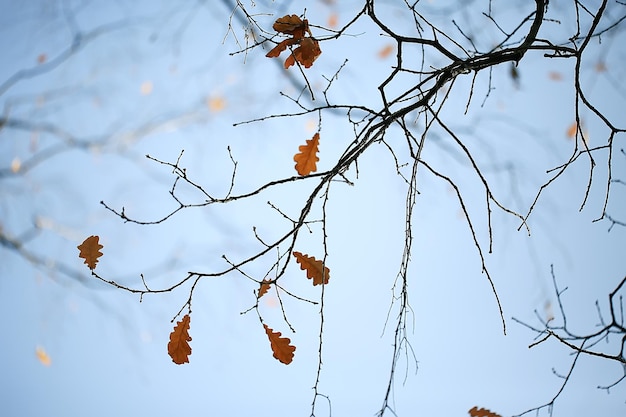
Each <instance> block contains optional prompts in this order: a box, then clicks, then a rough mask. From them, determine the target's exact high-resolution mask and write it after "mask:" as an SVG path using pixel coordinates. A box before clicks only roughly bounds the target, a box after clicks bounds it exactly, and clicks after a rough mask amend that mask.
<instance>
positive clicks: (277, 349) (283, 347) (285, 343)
mask: <svg viewBox="0 0 626 417" xmlns="http://www.w3.org/2000/svg"><path fill="white" fill-rule="evenodd" d="M263 328H264V329H265V333H266V334H267V337H268V339H269V340H270V346H271V348H272V352H273V353H274V357H275V358H276V359H278V360H279V361H280V362H282V363H284V364H285V365H289V364H290V363H291V361H292V360H293V352H294V351H295V350H296V347H295V346H292V345H290V344H289V343H291V339H289V338H288V337H280V336H281V334H282V333H281V332H274V330H272V329H270V328H269V327H267V325H266V324H263Z"/></svg>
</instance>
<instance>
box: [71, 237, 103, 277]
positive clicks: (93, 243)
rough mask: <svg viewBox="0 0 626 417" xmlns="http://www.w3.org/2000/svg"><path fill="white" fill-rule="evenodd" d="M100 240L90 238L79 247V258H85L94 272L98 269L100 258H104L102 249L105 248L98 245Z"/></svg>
mask: <svg viewBox="0 0 626 417" xmlns="http://www.w3.org/2000/svg"><path fill="white" fill-rule="evenodd" d="M98 239H100V238H99V237H98V236H89V237H88V238H87V239H85V241H84V242H83V243H81V244H80V245H78V246H77V248H78V250H79V251H80V252H79V254H78V257H79V258H84V259H85V263H86V264H87V266H88V267H89V269H92V270H93V269H95V268H96V263H97V262H98V258H99V257H101V256H102V252H100V249H102V248H103V246H102V245H100V244H99V243H98Z"/></svg>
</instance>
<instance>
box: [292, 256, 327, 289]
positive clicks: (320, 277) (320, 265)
mask: <svg viewBox="0 0 626 417" xmlns="http://www.w3.org/2000/svg"><path fill="white" fill-rule="evenodd" d="M293 256H295V257H296V261H297V262H298V263H299V264H300V269H304V270H306V277H307V278H308V279H311V278H313V285H321V284H322V283H323V284H324V285H325V284H328V280H329V279H330V269H328V267H326V266H324V262H322V261H318V260H317V259H315V258H314V257H313V256H308V255H303V254H302V253H300V252H294V253H293Z"/></svg>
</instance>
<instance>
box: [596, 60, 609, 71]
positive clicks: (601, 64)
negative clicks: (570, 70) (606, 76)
mask: <svg viewBox="0 0 626 417" xmlns="http://www.w3.org/2000/svg"><path fill="white" fill-rule="evenodd" d="M594 69H595V70H596V72H606V71H607V67H606V63H605V62H604V61H598V62H596V65H595V66H594Z"/></svg>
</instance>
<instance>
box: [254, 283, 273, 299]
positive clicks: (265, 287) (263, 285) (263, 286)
mask: <svg viewBox="0 0 626 417" xmlns="http://www.w3.org/2000/svg"><path fill="white" fill-rule="evenodd" d="M270 286H271V284H270V283H269V281H268V280H265V279H264V280H263V281H261V287H260V288H259V293H258V295H257V297H256V298H257V299H259V298H261V297H263V296H264V295H265V293H267V292H268V291H269V290H270Z"/></svg>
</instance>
